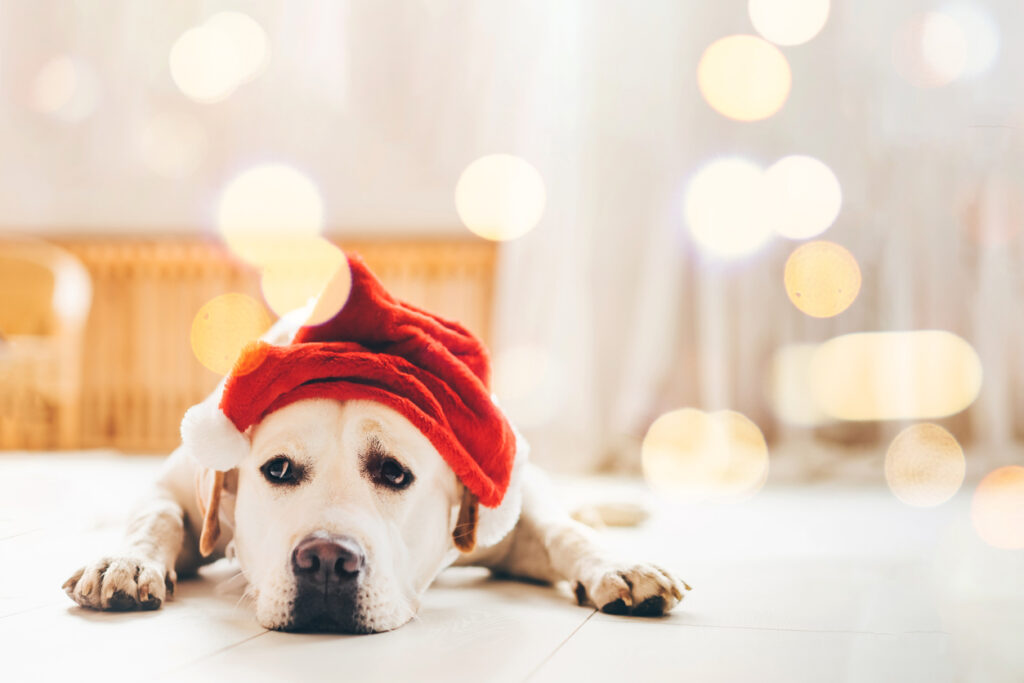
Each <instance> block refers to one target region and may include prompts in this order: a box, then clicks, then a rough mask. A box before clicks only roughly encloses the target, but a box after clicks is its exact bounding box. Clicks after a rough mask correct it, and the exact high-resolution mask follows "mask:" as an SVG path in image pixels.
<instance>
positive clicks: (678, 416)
mask: <svg viewBox="0 0 1024 683" xmlns="http://www.w3.org/2000/svg"><path fill="white" fill-rule="evenodd" d="M1022 29H1024V11H1022V8H1021V6H1020V4H1019V2H1017V1H1016V0H987V1H984V2H982V1H980V0H979V1H972V0H959V1H956V2H951V3H946V2H944V0H929V1H924V0H906V1H904V2H900V3H898V4H893V3H890V2H882V1H881V0H872V1H861V2H846V1H842V0H838V1H835V2H832V3H831V4H830V3H829V2H828V1H827V0H750V1H749V2H739V1H737V2H705V3H682V2H675V1H672V0H650V1H649V2H645V3H643V4H642V5H638V4H637V3H630V2H616V1H611V0H608V1H604V0H602V1H601V2H591V1H584V0H566V1H565V2H557V3H554V2H544V1H537V2H533V1H523V2H516V3H497V2H463V1H457V0H421V1H411V0H410V1H408V2H356V1H352V2H333V1H327V0H322V1H308V2H289V3H285V2H283V1H282V0H278V1H272V0H255V1H251V2H244V3H243V2H230V1H226V0H225V1H223V2H221V1H215V0H209V1H205V2H194V1H193V2H190V1H183V2H177V3H173V4H164V5H161V7H160V8H159V9H154V7H153V6H152V5H150V4H143V3H134V2H127V1H122V2H116V1H113V0H105V1H98V2H57V1H51V0H38V1H36V2H31V3H29V2H2V3H0V148H2V149H3V154H2V155H0V229H2V232H3V238H2V241H0V334H2V337H3V341H2V343H0V382H2V391H0V448H4V449H9V450H35V451H51V450H66V449H70V450H83V449H96V448H112V449H117V450H120V451H124V452H130V453H136V452H139V453H141V452H155V451H169V450H170V449H172V448H174V447H175V446H176V444H177V439H178V436H177V430H178V423H179V421H180V418H181V415H182V414H183V413H184V411H185V409H186V408H187V407H188V406H190V405H192V404H193V403H195V402H198V401H199V400H201V399H202V397H203V396H204V395H205V393H207V392H208V391H210V390H211V389H212V388H213V387H214V386H215V385H216V383H217V381H218V380H219V378H220V377H221V376H222V374H223V373H224V372H226V371H227V370H228V369H229V368H230V365H231V362H232V361H233V359H234V355H235V354H236V353H237V351H238V349H239V348H241V345H242V344H244V343H245V342H246V341H248V340H249V339H251V338H253V337H255V336H258V335H259V334H260V333H262V332H263V331H264V330H265V329H266V328H267V326H268V325H269V324H270V323H271V321H273V320H274V319H276V317H277V316H278V315H281V314H283V313H284V312H286V311H287V310H290V309H291V308H295V307H298V306H300V305H301V304H303V303H305V302H306V301H307V300H308V299H309V298H310V297H313V296H316V295H317V294H318V293H319V292H320V291H321V290H323V288H324V287H325V285H326V284H327V283H328V282H331V281H332V278H335V276H336V272H337V270H338V268H339V267H343V262H342V261H341V259H340V254H341V251H340V250H339V249H344V250H349V251H355V252H358V253H360V254H362V255H363V256H364V257H365V258H366V259H367V260H368V262H369V263H370V265H371V267H373V268H374V269H375V270H376V271H377V272H378V274H379V275H380V276H381V277H382V279H383V280H384V281H385V283H386V284H388V285H389V286H390V287H392V288H393V290H394V291H395V293H397V294H398V295H399V296H402V297H404V298H406V299H408V300H410V301H411V302H413V303H415V304H417V305H420V306H423V307H427V308H429V309H431V310H435V311H437V312H439V313H441V314H444V315H447V316H450V317H453V318H456V319H459V320H460V321H462V322H464V323H465V324H466V325H468V326H469V327H470V328H471V329H473V330H474V331H476V332H477V333H478V334H480V335H481V336H482V337H483V338H484V339H485V340H486V341H487V342H488V343H489V344H490V346H491V349H492V351H493V360H494V387H495V390H496V392H497V394H498V395H499V397H500V399H501V401H502V404H503V406H505V408H506V409H507V410H508V412H509V414H510V415H511V417H512V418H513V420H514V421H515V422H516V423H517V424H518V425H519V427H520V428H521V429H522V431H523V432H524V433H525V434H526V436H527V437H528V439H530V440H531V442H532V443H533V446H534V448H533V454H534V455H533V458H534V460H535V461H537V462H539V463H540V464H542V465H544V466H545V467H548V468H549V469H552V470H555V471H558V472H568V473H594V472H606V473H608V472H610V473H641V472H642V473H644V474H645V475H646V476H647V479H648V481H649V483H650V485H651V486H652V487H654V488H656V489H662V490H664V491H667V492H670V493H673V494H679V495H682V496H684V497H692V498H697V499H712V500H735V499H746V498H749V497H750V496H752V495H754V494H756V492H757V491H758V490H759V489H760V487H761V486H762V485H763V484H764V482H765V481H766V480H769V479H771V480H775V479H777V480H779V481H795V482H803V481H811V480H817V479H834V480H838V481H843V482H876V483H878V484H880V485H888V486H889V488H890V489H891V490H892V493H893V495H895V496H897V497H898V498H899V499H900V500H902V501H903V502H906V503H908V504H910V505H920V506H933V505H938V504H941V503H942V502H944V501H945V500H947V499H948V498H950V497H951V496H953V495H954V494H955V493H956V492H957V491H959V490H961V488H962V487H965V488H971V489H973V488H974V487H976V486H979V482H981V484H980V486H981V488H979V489H978V491H982V492H983V491H988V490H992V491H995V492H997V493H998V496H996V497H995V498H993V501H995V502H993V503H992V505H993V506H995V507H993V508H992V510H994V511H995V512H993V513H992V515H990V516H989V517H985V514H988V513H986V512H984V511H983V512H982V513H979V515H976V523H978V524H979V525H981V526H979V533H981V534H982V535H983V537H985V538H987V539H991V541H990V542H991V543H992V544H994V545H1002V546H1006V547H1022V546H1024V531H1022V529H1024V467H1021V464H1024V455H1022V453H1024V449H1022V447H1021V442H1022V440H1024V316H1022V315H1021V308H1020V303H1019V301H1020V298H1021V295H1022V294H1024V280H1022V277H1024V275H1022V273H1024V236H1022V228H1024V196H1022V188H1024V154H1022V152H1024V135H1022V132H1021V126H1022V125H1024V91H1022V90H1021V88H1020V87H1019V85H1020V75H1021V73H1022V70H1021V67H1022V65H1024V47H1022V46H1021V44H1020V41H1017V40H1015V37H1016V36H1019V35H1020V34H1021V31H1022ZM965 481H966V482H967V483H964V482H965ZM993 495H995V494H993ZM985 509H986V510H988V509H989V508H985ZM993 515H994V516H993ZM1014 515H1016V517H1014ZM990 517H991V519H990ZM978 519H981V520H982V521H981V522H978V521H977V520H978ZM985 520H989V521H985ZM992 520H995V521H992ZM985 525H988V527H992V528H991V529H990V528H988V527H986V526H985ZM986 534H987V536H986Z"/></svg>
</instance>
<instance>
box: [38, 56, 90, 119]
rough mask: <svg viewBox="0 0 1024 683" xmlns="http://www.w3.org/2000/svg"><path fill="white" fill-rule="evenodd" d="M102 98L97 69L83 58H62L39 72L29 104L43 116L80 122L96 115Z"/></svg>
mask: <svg viewBox="0 0 1024 683" xmlns="http://www.w3.org/2000/svg"><path fill="white" fill-rule="evenodd" d="M99 97H100V86H99V79H98V77H97V76H96V72H95V71H94V70H93V68H92V67H90V66H89V65H88V64H86V63H85V62H84V61H82V60H81V59H78V58H75V57H71V56H69V55H58V56H56V57H53V58H52V59H50V61H48V62H46V64H44V65H43V67H42V68H41V69H40V70H39V73H38V74H37V75H36V77H35V80H34V81H33V83H32V90H31V93H30V96H29V103H30V104H31V106H32V108H33V109H35V110H36V111H37V112H39V113H41V114H46V115H48V116H52V117H53V118H55V119H58V120H60V121H65V122H68V123H77V122H79V121H82V120H84V119H85V118H87V117H88V116H89V115H90V114H92V113H93V111H94V110H95V109H96V105H97V104H98V102H99Z"/></svg>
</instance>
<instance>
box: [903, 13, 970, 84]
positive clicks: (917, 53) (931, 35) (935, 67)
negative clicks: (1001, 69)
mask: <svg viewBox="0 0 1024 683" xmlns="http://www.w3.org/2000/svg"><path fill="white" fill-rule="evenodd" d="M892 59H893V66H895V67H896V71H897V72H899V74H900V75H901V76H903V78H904V79H906V80H907V82H908V83H910V84H911V85H914V86H917V87H919V88H935V87H939V86H943V85H947V84H949V83H951V82H953V81H954V80H956V79H957V78H959V77H960V76H961V75H963V73H964V70H965V69H966V67H967V38H966V37H965V36H964V32H963V29H961V27H960V25H959V24H957V22H956V21H955V20H954V19H953V18H952V17H950V16H949V15H947V14H944V13H941V12H925V13H923V14H918V15H915V16H914V17H912V18H911V19H910V20H908V21H907V23H906V24H904V25H903V26H902V27H901V28H900V30H899V31H897V32H896V35H895V36H894V38H893V48H892Z"/></svg>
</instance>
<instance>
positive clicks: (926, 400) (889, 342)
mask: <svg viewBox="0 0 1024 683" xmlns="http://www.w3.org/2000/svg"><path fill="white" fill-rule="evenodd" d="M811 379H812V391H813V394H814V399H815V402H816V404H817V405H818V406H819V407H820V408H821V410H822V411H823V412H824V413H826V414H827V415H829V416H830V417H834V418H837V419H841V420H901V419H933V418H938V417H945V416H947V415H952V414H954V413H958V412H960V411H961V410H963V409H964V408H966V407H968V406H969V405H970V404H971V403H973V402H974V399H975V398H977V396H978V392H979V391H980V390H981V381H982V367H981V360H980V358H979V357H978V354H977V352H976V351H975V350H974V348H973V347H972V346H971V345H970V344H969V343H967V342H966V341H964V340H963V339H961V338H960V337H958V336H956V335H955V334H953V333H951V332H946V331H943V330H915V331H912V332H862V333H857V334H847V335H843V336H841V337H836V338H834V339H831V340H829V341H827V342H825V343H824V344H822V345H821V347H820V348H819V349H818V351H817V352H816V353H815V355H814V359H813V361H812V364H811Z"/></svg>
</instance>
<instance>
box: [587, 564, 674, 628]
mask: <svg viewBox="0 0 1024 683" xmlns="http://www.w3.org/2000/svg"><path fill="white" fill-rule="evenodd" d="M575 588H576V600H577V601H578V602H579V603H580V604H581V605H583V604H586V603H587V602H590V603H592V604H593V605H594V606H596V607H597V608H598V609H600V610H601V611H602V612H606V613H607V614H630V615H633V616H637V617H659V616H661V615H663V614H666V613H668V611H669V610H671V609H672V608H674V607H675V606H676V605H678V604H679V602H680V601H681V600H682V599H683V596H684V595H685V594H686V591H688V590H690V587H689V586H688V585H687V584H686V582H685V581H681V580H679V579H677V578H676V577H674V576H673V575H672V574H670V573H669V572H667V571H665V570H664V569H662V568H660V567H656V566H654V565H652V564H615V563H601V564H598V565H596V566H594V567H592V568H590V569H588V570H585V571H583V572H581V576H580V578H579V579H577V581H576V586H575Z"/></svg>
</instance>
